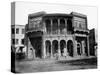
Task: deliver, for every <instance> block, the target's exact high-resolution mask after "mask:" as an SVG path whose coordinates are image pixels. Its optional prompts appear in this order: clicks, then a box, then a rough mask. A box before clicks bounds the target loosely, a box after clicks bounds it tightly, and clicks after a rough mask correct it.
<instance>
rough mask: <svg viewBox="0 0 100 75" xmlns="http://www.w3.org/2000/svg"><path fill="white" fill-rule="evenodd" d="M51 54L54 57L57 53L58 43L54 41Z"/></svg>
mask: <svg viewBox="0 0 100 75" xmlns="http://www.w3.org/2000/svg"><path fill="white" fill-rule="evenodd" d="M52 47H53V48H52V52H53V56H56V54H57V53H58V41H57V40H54V41H53V42H52Z"/></svg>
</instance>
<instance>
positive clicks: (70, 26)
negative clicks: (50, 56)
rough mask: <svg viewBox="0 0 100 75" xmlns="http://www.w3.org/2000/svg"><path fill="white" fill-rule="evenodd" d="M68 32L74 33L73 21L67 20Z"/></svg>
mask: <svg viewBox="0 0 100 75" xmlns="http://www.w3.org/2000/svg"><path fill="white" fill-rule="evenodd" d="M67 31H72V20H70V19H68V20H67Z"/></svg>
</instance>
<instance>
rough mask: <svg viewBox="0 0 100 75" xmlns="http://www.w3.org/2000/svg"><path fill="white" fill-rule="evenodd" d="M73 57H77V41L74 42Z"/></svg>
mask: <svg viewBox="0 0 100 75" xmlns="http://www.w3.org/2000/svg"><path fill="white" fill-rule="evenodd" d="M74 56H75V57H77V56H78V54H77V41H76V40H74Z"/></svg>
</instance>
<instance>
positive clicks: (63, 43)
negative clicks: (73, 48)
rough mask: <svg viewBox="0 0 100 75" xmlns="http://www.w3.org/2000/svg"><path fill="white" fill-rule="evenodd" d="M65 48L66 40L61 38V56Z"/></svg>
mask: <svg viewBox="0 0 100 75" xmlns="http://www.w3.org/2000/svg"><path fill="white" fill-rule="evenodd" d="M65 48H66V41H65V40H61V41H60V50H61V56H63V54H65V51H64V49H65Z"/></svg>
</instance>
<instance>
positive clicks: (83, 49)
mask: <svg viewBox="0 0 100 75" xmlns="http://www.w3.org/2000/svg"><path fill="white" fill-rule="evenodd" d="M81 43H82V55H85V41H82V42H81Z"/></svg>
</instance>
